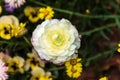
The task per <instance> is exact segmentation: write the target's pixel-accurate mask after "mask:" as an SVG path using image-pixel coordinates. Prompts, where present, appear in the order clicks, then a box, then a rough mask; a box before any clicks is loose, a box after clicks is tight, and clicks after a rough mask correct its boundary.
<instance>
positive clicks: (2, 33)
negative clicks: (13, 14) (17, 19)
mask: <svg viewBox="0 0 120 80" xmlns="http://www.w3.org/2000/svg"><path fill="white" fill-rule="evenodd" d="M12 28H13V27H12V25H9V24H6V23H0V37H1V38H3V39H7V40H9V39H11V38H12V36H13V35H12Z"/></svg>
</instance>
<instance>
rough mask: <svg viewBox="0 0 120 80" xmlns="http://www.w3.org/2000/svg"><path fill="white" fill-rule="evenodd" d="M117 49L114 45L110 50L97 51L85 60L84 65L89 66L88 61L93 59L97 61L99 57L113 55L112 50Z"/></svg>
mask: <svg viewBox="0 0 120 80" xmlns="http://www.w3.org/2000/svg"><path fill="white" fill-rule="evenodd" d="M116 50H117V47H114V48H113V49H111V50H108V51H105V52H103V53H98V54H97V55H95V56H93V57H90V58H88V59H87V60H86V63H85V66H89V65H90V62H93V61H97V60H99V59H101V58H106V57H108V56H113V54H114V51H116Z"/></svg>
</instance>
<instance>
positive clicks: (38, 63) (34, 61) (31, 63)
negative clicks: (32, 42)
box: [25, 50, 45, 70]
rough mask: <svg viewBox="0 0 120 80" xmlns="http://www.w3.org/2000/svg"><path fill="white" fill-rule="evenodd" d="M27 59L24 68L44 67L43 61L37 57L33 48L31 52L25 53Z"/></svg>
mask: <svg viewBox="0 0 120 80" xmlns="http://www.w3.org/2000/svg"><path fill="white" fill-rule="evenodd" d="M27 56H28V58H27V60H26V66H25V68H26V70H28V69H29V68H31V69H34V68H36V67H44V66H45V63H44V62H43V61H42V60H41V59H40V58H39V57H38V55H37V53H36V52H35V51H34V50H33V51H32V53H27Z"/></svg>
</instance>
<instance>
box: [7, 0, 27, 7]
mask: <svg viewBox="0 0 120 80" xmlns="http://www.w3.org/2000/svg"><path fill="white" fill-rule="evenodd" d="M5 3H6V4H8V5H9V6H10V7H12V8H18V7H21V5H23V4H24V3H25V0H5Z"/></svg>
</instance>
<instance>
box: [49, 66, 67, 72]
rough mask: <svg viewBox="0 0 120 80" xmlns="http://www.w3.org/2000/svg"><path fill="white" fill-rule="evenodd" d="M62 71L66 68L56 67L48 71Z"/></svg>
mask: <svg viewBox="0 0 120 80" xmlns="http://www.w3.org/2000/svg"><path fill="white" fill-rule="evenodd" d="M62 69H65V66H62V67H56V68H55V67H54V68H51V69H49V70H48V71H56V70H62Z"/></svg>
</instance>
